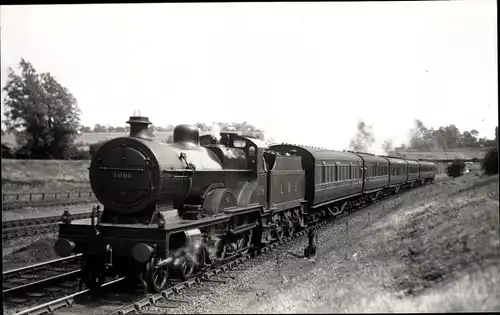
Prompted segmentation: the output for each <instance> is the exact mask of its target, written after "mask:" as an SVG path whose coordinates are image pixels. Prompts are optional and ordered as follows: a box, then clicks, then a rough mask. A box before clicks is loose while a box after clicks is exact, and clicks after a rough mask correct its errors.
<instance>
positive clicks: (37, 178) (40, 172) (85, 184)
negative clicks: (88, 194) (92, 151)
mask: <svg viewBox="0 0 500 315" xmlns="http://www.w3.org/2000/svg"><path fill="white" fill-rule="evenodd" d="M89 163H90V161H62V160H11V159H2V192H3V193H4V194H5V193H33V192H71V191H89V190H90V184H89V179H88V178H89V175H88V169H87V168H88V167H89Z"/></svg>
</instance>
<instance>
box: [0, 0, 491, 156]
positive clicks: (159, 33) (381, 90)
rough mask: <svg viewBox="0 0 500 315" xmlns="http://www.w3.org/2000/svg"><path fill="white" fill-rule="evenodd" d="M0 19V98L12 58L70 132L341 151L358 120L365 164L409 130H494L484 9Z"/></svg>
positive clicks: (286, 9) (188, 11)
mask: <svg viewBox="0 0 500 315" xmlns="http://www.w3.org/2000/svg"><path fill="white" fill-rule="evenodd" d="M0 10H1V15H0V30H1V74H2V80H1V84H2V86H4V85H5V82H6V74H7V73H8V70H7V69H8V68H9V67H12V68H16V67H17V66H18V64H19V61H20V59H21V58H24V59H26V60H27V61H30V62H31V63H32V64H33V65H34V67H35V69H36V70H37V71H38V72H50V73H51V74H52V75H54V76H55V78H56V79H57V80H58V81H59V82H60V83H61V84H62V85H64V86H66V87H67V88H68V89H69V90H70V91H71V92H72V94H73V95H74V96H75V97H76V98H77V100H78V105H79V107H80V109H81V111H82V115H81V123H82V124H83V125H90V126H93V125H94V124H97V123H100V124H110V125H114V126H116V125H122V126H125V125H126V124H125V121H126V120H127V119H128V117H129V116H130V115H132V113H133V111H134V110H140V111H141V114H143V115H145V116H148V117H149V118H150V120H151V121H152V122H153V123H154V124H155V125H157V126H166V125H168V124H174V125H175V124H180V123H195V122H205V123H207V124H212V122H216V121H223V122H243V121H247V122H249V123H251V124H253V125H255V126H257V127H259V128H262V129H264V130H265V132H266V136H267V137H271V138H273V139H274V140H275V141H284V142H289V143H295V144H305V145H313V146H321V147H326V148H330V149H339V150H342V149H347V148H348V146H349V142H350V140H351V139H352V138H353V136H354V135H355V134H356V126H357V122H358V121H359V120H363V121H364V122H365V123H366V124H368V125H372V126H373V131H374V135H375V138H376V140H377V143H376V144H375V147H374V148H373V150H374V151H377V148H376V146H380V145H381V144H382V143H383V141H384V140H388V139H390V140H392V141H393V142H394V143H395V144H400V143H405V142H407V141H408V134H409V133H408V131H409V130H410V129H411V128H412V127H413V122H414V120H415V119H420V120H422V121H423V122H424V124H425V125H427V126H430V127H435V128H436V127H439V126H442V125H448V124H455V125H456V126H457V127H458V128H459V129H460V130H461V131H464V130H471V129H476V130H478V131H479V134H480V136H482V137H488V138H494V130H495V126H497V125H498V118H497V117H498V90H497V89H498V75H497V73H498V72H497V69H498V66H497V54H498V52H497V34H496V31H497V20H496V19H497V14H496V12H497V8H496V1H494V0H488V1H487V0H471V1H423V2H416V1H415V2H410V1H408V2H392V1H385V2H344V3H342V2H317V3H314V2H303V3H300V2H293V3H285V2H275V3H190V4H188V3H184V4H175V3H168V4H109V5H108V4H88V5H43V6H35V5H33V6H30V5H23V6H2V7H1V9H0ZM2 93H3V92H2ZM2 102H3V94H2ZM3 111H4V109H3V105H2V116H3ZM374 153H377V152H374Z"/></svg>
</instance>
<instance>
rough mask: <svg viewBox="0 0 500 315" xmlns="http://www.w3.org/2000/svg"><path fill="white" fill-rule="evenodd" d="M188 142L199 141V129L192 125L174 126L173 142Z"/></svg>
mask: <svg viewBox="0 0 500 315" xmlns="http://www.w3.org/2000/svg"><path fill="white" fill-rule="evenodd" d="M178 142H190V143H194V144H196V145H198V144H199V143H200V131H199V130H198V128H197V127H196V126H194V125H178V126H176V127H175V128H174V143H178Z"/></svg>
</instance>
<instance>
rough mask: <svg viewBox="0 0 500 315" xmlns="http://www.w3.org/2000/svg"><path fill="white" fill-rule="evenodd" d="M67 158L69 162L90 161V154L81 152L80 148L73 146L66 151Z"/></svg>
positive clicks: (85, 151)
mask: <svg viewBox="0 0 500 315" xmlns="http://www.w3.org/2000/svg"><path fill="white" fill-rule="evenodd" d="M64 155H65V158H66V159H68V160H90V158H91V157H90V153H89V151H87V150H80V149H79V148H78V147H76V146H73V147H71V148H69V149H68V150H66V152H65V154H64Z"/></svg>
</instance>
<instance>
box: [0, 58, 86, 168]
mask: <svg viewBox="0 0 500 315" xmlns="http://www.w3.org/2000/svg"><path fill="white" fill-rule="evenodd" d="M19 68H20V70H21V73H20V74H17V73H16V72H14V70H13V69H12V68H9V75H8V79H7V83H6V85H5V86H4V87H3V91H4V92H5V98H4V106H5V117H6V120H5V121H4V123H5V126H6V127H7V131H10V132H14V133H15V134H16V138H17V143H18V144H19V145H20V149H21V151H24V152H26V154H27V155H28V156H29V157H31V158H37V159H50V158H55V159H64V158H67V154H66V153H67V151H68V149H69V148H70V147H71V146H72V145H73V143H74V140H75V137H76V135H77V134H78V128H79V122H80V109H79V108H78V105H77V101H76V98H75V97H74V96H73V95H72V94H71V93H70V92H69V91H68V89H67V88H65V87H64V86H62V85H61V84H60V83H59V82H58V81H57V80H56V79H55V78H54V77H53V76H52V75H51V74H50V73H41V74H38V73H37V72H36V70H35V68H34V67H33V65H32V64H31V63H29V62H27V61H25V60H24V59H21V62H20V65H19Z"/></svg>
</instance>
